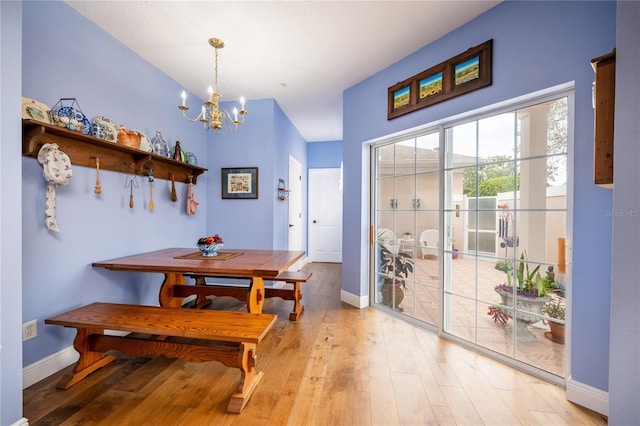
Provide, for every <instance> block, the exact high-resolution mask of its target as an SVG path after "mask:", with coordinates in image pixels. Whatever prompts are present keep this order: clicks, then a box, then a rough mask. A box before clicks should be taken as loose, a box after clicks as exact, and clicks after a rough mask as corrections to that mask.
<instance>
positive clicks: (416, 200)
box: [413, 198, 420, 209]
mask: <svg viewBox="0 0 640 426" xmlns="http://www.w3.org/2000/svg"><path fill="white" fill-rule="evenodd" d="M413 208H414V209H419V208H420V198H414V199H413Z"/></svg>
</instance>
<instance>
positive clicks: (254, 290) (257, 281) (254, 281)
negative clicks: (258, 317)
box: [247, 277, 264, 314]
mask: <svg viewBox="0 0 640 426" xmlns="http://www.w3.org/2000/svg"><path fill="white" fill-rule="evenodd" d="M263 306H264V280H263V279H262V278H261V277H253V278H251V284H249V294H248V295H247V312H251V313H255V314H261V313H262V307H263Z"/></svg>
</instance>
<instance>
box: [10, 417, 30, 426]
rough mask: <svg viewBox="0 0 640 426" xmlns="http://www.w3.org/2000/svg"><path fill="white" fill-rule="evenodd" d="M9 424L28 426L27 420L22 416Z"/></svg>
mask: <svg viewBox="0 0 640 426" xmlns="http://www.w3.org/2000/svg"><path fill="white" fill-rule="evenodd" d="M11 426H29V420H27V419H25V418H24V417H23V418H21V419H20V420H18V421H17V422H15V423H13V424H12V425H11Z"/></svg>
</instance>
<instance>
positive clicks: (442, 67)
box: [387, 40, 493, 120]
mask: <svg viewBox="0 0 640 426" xmlns="http://www.w3.org/2000/svg"><path fill="white" fill-rule="evenodd" d="M492 47H493V40H488V41H485V42H484V43H482V44H479V45H477V46H474V47H471V48H470V49H468V50H467V51H466V52H462V53H460V54H458V55H456V56H454V57H452V58H450V59H447V60H446V61H444V62H441V63H439V64H438V65H435V66H433V67H431V68H429V69H426V70H424V71H422V72H420V73H418V74H416V75H414V76H412V77H409V78H407V79H406V80H403V81H401V82H398V83H396V84H394V85H393V86H391V87H389V89H388V98H389V101H388V109H387V119H388V120H391V119H392V118H396V117H399V116H401V115H404V114H408V113H410V112H413V111H416V110H419V109H422V108H425V107H428V106H430V105H433V104H437V103H439V102H443V101H446V100H447V99H451V98H454V97H456V96H460V95H464V94H465V93H469V92H472V91H474V90H478V89H480V88H482V87H485V86H489V85H491V82H492V80H491V60H492V57H491V55H492V52H491V51H492Z"/></svg>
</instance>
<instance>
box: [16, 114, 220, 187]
mask: <svg viewBox="0 0 640 426" xmlns="http://www.w3.org/2000/svg"><path fill="white" fill-rule="evenodd" d="M45 143H55V144H57V145H58V148H60V150H61V151H62V152H64V153H65V154H67V155H68V156H69V159H70V160H71V164H76V165H79V166H85V167H95V166H96V157H99V158H100V169H103V170H112V171H115V172H121V173H130V174H136V175H140V176H147V175H148V174H149V171H150V170H152V171H153V176H154V178H156V179H165V180H171V176H172V175H173V176H174V179H175V180H176V181H178V182H185V183H188V182H189V179H191V181H192V182H193V183H194V184H195V183H197V180H198V176H200V175H201V174H202V173H204V172H205V171H207V169H205V168H204V167H199V166H195V165H193V164H187V163H183V162H180V161H176V160H173V159H171V158H167V157H162V156H159V155H156V154H152V153H150V152H145V151H141V150H139V149H135V148H130V147H128V146H124V145H119V144H117V143H114V142H107V141H105V140H102V139H98V138H95V137H93V136H88V135H85V134H83V133H79V132H72V131H70V130H67V129H65V128H62V127H58V126H55V125H53V124H46V123H42V122H40V121H35V120H28V119H23V120H22V155H25V156H29V157H34V158H37V157H38V152H39V151H40V148H41V147H42V145H44V144H45Z"/></svg>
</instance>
